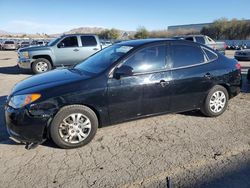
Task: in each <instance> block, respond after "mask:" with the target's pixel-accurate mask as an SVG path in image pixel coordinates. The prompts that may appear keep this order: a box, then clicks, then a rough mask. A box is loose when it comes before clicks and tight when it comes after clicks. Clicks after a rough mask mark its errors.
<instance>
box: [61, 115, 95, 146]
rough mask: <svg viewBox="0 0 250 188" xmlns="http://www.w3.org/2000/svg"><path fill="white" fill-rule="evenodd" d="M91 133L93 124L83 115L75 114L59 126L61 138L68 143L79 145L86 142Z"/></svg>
mask: <svg viewBox="0 0 250 188" xmlns="http://www.w3.org/2000/svg"><path fill="white" fill-rule="evenodd" d="M90 131H91V122H90V120H89V118H88V117H86V116H85V115H83V114H81V113H74V114H71V115H69V116H67V117H66V118H64V119H63V121H62V123H61V124H60V125H59V134H60V137H61V138H62V139H63V140H64V141H65V142H68V143H71V144H77V143H80V142H82V141H83V140H85V139H86V138H87V137H88V135H89V133H90Z"/></svg>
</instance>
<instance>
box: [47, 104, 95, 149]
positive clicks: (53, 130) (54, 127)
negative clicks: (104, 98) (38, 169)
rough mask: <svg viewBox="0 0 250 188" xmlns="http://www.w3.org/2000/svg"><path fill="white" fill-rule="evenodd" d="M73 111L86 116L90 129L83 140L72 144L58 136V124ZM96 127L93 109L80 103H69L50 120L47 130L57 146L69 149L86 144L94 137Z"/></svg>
mask: <svg viewBox="0 0 250 188" xmlns="http://www.w3.org/2000/svg"><path fill="white" fill-rule="evenodd" d="M74 113H81V114H83V115H84V116H86V117H87V118H88V119H89V120H90V123H91V130H90V132H89V134H88V136H87V137H86V138H85V139H84V140H83V141H81V142H79V143H74V144H72V143H69V142H66V141H65V140H63V138H62V137H61V136H60V133H59V126H60V124H61V123H62V121H63V120H64V118H66V117H67V116H69V115H70V114H74ZM97 128H98V119H97V116H96V114H95V112H94V111H93V110H91V109H90V108H88V107H86V106H82V105H70V106H66V107H63V108H62V109H61V110H60V111H59V112H58V113H57V114H56V115H55V117H54V119H53V120H52V122H51V125H50V130H49V131H50V136H51V138H52V140H53V141H54V143H55V144H56V145H57V146H59V147H60V148H64V149H71V148H77V147H81V146H84V145H86V144H88V143H89V142H90V141H91V140H92V139H93V138H94V136H95V134H96V131H97Z"/></svg>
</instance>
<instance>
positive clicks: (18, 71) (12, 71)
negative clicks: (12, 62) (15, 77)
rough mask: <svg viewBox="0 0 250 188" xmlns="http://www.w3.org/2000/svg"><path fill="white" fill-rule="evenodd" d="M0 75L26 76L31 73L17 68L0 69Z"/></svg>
mask: <svg viewBox="0 0 250 188" xmlns="http://www.w3.org/2000/svg"><path fill="white" fill-rule="evenodd" d="M0 73H2V74H27V75H32V72H31V71H30V70H25V69H20V68H19V67H18V66H12V67H0Z"/></svg>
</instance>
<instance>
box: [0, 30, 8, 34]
mask: <svg viewBox="0 0 250 188" xmlns="http://www.w3.org/2000/svg"><path fill="white" fill-rule="evenodd" d="M8 34H9V32H7V31H4V30H0V35H8Z"/></svg>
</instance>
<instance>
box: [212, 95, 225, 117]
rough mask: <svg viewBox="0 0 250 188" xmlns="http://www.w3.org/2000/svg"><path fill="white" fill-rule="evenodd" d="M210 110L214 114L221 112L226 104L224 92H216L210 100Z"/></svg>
mask: <svg viewBox="0 0 250 188" xmlns="http://www.w3.org/2000/svg"><path fill="white" fill-rule="evenodd" d="M209 104H210V109H211V111H212V112H214V113H219V112H221V111H222V110H223V109H224V107H225V104H226V96H225V94H224V93H223V92H222V91H216V92H215V93H214V94H213V95H212V97H211V98H210V102H209Z"/></svg>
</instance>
